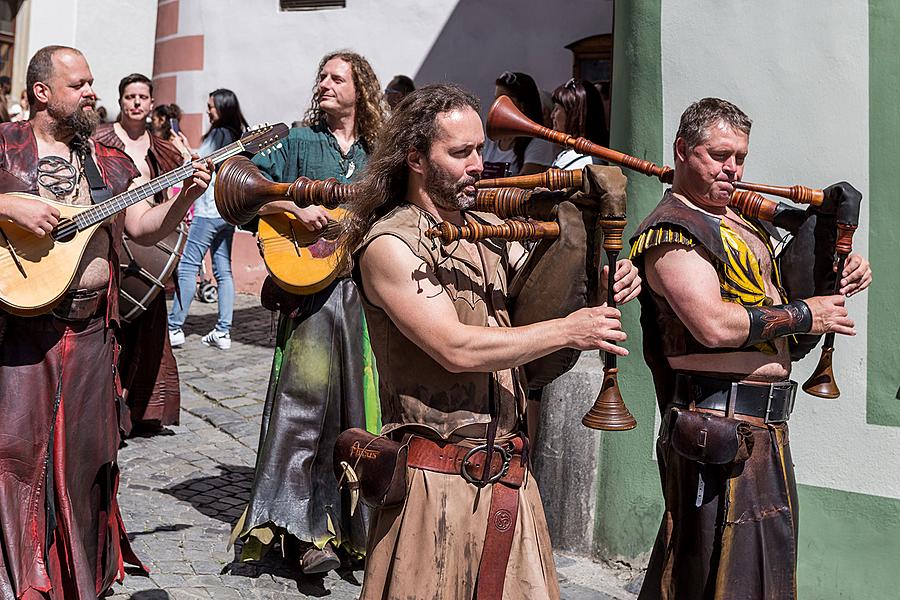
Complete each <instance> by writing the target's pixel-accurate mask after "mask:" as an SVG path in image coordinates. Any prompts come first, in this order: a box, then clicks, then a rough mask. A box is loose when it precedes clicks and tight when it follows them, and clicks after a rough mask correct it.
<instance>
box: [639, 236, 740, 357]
mask: <svg viewBox="0 0 900 600" xmlns="http://www.w3.org/2000/svg"><path fill="white" fill-rule="evenodd" d="M645 262H646V274H647V283H648V284H649V285H650V287H651V288H652V289H653V290H654V291H655V292H656V293H657V294H659V295H661V296H663V297H665V299H666V301H667V302H668V303H669V305H670V306H671V307H672V310H674V311H675V314H676V315H678V319H679V320H680V321H681V322H682V323H684V325H685V327H687V328H688V331H690V332H691V335H693V336H694V337H695V338H696V339H697V341H698V342H700V343H701V344H703V345H704V346H707V347H709V348H739V347H740V346H742V345H743V344H744V341H745V340H746V339H747V334H748V333H749V331H750V318H749V316H748V315H747V310H746V309H745V308H744V307H743V306H741V305H740V304H734V303H732V302H725V301H723V300H722V297H721V295H720V293H719V278H718V275H717V274H716V270H715V268H714V267H713V265H712V263H710V262H709V260H707V259H706V258H705V257H704V256H703V255H701V254H700V252H699V251H697V250H695V249H693V248H688V247H687V246H679V245H674V244H663V245H660V246H655V247H653V248H651V249H649V250H648V251H647V255H646V258H645Z"/></svg>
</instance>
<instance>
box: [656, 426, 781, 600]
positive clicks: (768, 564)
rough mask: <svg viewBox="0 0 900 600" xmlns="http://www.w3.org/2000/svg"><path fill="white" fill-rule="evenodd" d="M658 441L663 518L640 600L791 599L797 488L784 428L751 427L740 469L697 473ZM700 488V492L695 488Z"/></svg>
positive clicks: (697, 467) (702, 468)
mask: <svg viewBox="0 0 900 600" xmlns="http://www.w3.org/2000/svg"><path fill="white" fill-rule="evenodd" d="M663 414H664V415H666V417H665V418H664V420H663V424H662V428H661V433H660V436H659V438H658V440H657V445H656V450H657V460H658V462H659V470H660V477H661V479H662V487H663V496H664V498H665V513H664V514H663V519H662V524H661V525H660V528H659V534H658V536H657V538H656V543H655V545H654V547H653V552H652V554H651V556H650V564H649V567H648V569H647V575H646V577H645V580H644V585H643V587H642V589H641V593H640V596H639V600H682V599H686V598H690V599H691V600H738V599H741V600H743V599H746V598H766V599H767V600H791V599H793V598H796V565H797V518H798V508H797V486H796V482H795V480H794V465H793V462H792V460H791V450H790V444H789V441H788V427H787V424H786V423H771V424H769V425H767V426H761V425H758V424H750V429H751V431H752V435H753V449H752V452H751V455H750V457H749V458H748V459H747V460H746V461H745V462H742V463H739V464H735V463H731V464H726V465H701V464H700V463H697V462H694V461H691V460H689V459H687V458H685V457H684V456H682V455H680V454H678V452H676V451H675V449H674V448H673V447H672V444H671V443H670V441H669V436H668V434H667V432H668V431H669V421H670V417H671V413H670V412H669V411H665V412H664V413H663ZM701 481H702V484H701Z"/></svg>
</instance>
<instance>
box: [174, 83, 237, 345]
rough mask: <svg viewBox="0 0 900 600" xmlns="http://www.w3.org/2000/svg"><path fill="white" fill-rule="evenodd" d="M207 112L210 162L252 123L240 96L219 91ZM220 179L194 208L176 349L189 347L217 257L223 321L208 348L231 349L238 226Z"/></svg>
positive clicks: (181, 272)
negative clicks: (206, 259) (225, 208)
mask: <svg viewBox="0 0 900 600" xmlns="http://www.w3.org/2000/svg"><path fill="white" fill-rule="evenodd" d="M206 111H207V115H208V116H209V122H210V124H211V126H210V129H209V131H207V132H206V134H205V135H204V136H203V141H202V143H201V144H200V149H199V151H198V153H199V154H200V156H208V155H210V154H212V153H213V152H215V151H216V150H218V149H219V148H222V147H224V146H227V145H228V144H230V143H232V142H234V141H235V140H237V139H238V138H239V137H241V134H242V133H243V132H244V130H245V129H247V120H246V119H245V118H244V115H243V113H242V112H241V105H240V103H239V102H238V98H237V96H235V94H234V92H232V91H231V90H226V89H218V90H216V91H214V92H213V93H211V94H210V95H209V99H208V101H207V103H206ZM214 186H215V179H213V181H212V182H211V183H210V185H209V188H208V189H207V190H206V192H205V193H204V194H203V195H202V196H201V197H200V198H198V199H197V202H196V203H195V204H194V220H193V222H192V223H191V229H190V232H189V233H188V239H187V245H186V246H185V248H184V253H183V254H182V256H181V262H180V263H179V264H178V288H177V293H176V294H175V299H174V301H173V302H172V310H171V311H169V341H170V342H171V344H172V346H173V347H176V348H177V347H179V346H181V345H183V344H184V331H183V330H182V326H183V325H184V321H185V319H187V315H188V310H189V309H190V307H191V300H193V298H194V293H195V291H196V289H197V274H198V273H199V272H200V264H201V263H202V261H203V256H204V255H205V254H206V252H207V250H209V251H210V252H211V254H212V267H213V275H214V276H215V278H216V283H217V284H218V291H219V319H218V321H217V322H216V326H215V327H214V328H213V330H212V331H210V332H209V333H207V334H206V335H205V336H203V338H202V339H201V342H202V343H203V345H205V346H210V347H213V348H218V349H220V350H228V349H229V348H231V318H232V314H233V312H234V280H233V279H232V276H231V243H232V240H233V238H234V225H231V224H229V223H227V222H226V221H225V219H223V218H222V216H221V215H219V211H217V210H216V202H215V197H214V191H213V190H214Z"/></svg>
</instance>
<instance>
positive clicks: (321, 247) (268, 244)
mask: <svg viewBox="0 0 900 600" xmlns="http://www.w3.org/2000/svg"><path fill="white" fill-rule="evenodd" d="M325 210H327V211H328V215H329V217H330V218H329V220H328V224H327V225H326V226H325V227H324V228H322V229H319V230H318V231H310V230H309V229H307V228H306V227H305V226H304V225H303V223H301V222H300V220H299V219H297V217H295V216H294V215H293V214H291V213H287V212H284V213H276V214H271V215H262V216H260V220H259V233H258V237H257V244H258V245H259V252H260V254H262V257H263V261H264V262H265V264H266V270H267V271H268V272H269V275H271V276H272V278H273V279H274V280H275V283H277V284H278V286H279V287H280V288H282V289H283V290H285V291H287V292H290V293H292V294H298V295H301V296H303V295H308V294H314V293H316V292H318V291H320V290H322V289H324V288H326V287H328V285H330V284H331V282H332V281H334V279H335V277H336V276H337V267H338V260H339V259H338V252H337V250H338V236H339V235H340V232H341V223H340V221H341V219H343V218H344V216H345V215H346V214H347V211H346V210H345V209H343V208H326V209H325Z"/></svg>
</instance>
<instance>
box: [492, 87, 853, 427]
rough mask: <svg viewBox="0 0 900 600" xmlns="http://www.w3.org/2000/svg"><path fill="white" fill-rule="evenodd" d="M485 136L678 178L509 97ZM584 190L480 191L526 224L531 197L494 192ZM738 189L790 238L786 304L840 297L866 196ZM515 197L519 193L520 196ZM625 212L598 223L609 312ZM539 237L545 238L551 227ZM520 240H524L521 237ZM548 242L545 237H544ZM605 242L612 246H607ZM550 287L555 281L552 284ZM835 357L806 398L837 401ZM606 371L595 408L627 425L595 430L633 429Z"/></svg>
mask: <svg viewBox="0 0 900 600" xmlns="http://www.w3.org/2000/svg"><path fill="white" fill-rule="evenodd" d="M487 134H488V137H490V138H492V139H496V138H498V137H516V136H525V137H536V138H540V139H543V140H546V141H549V142H552V143H555V144H558V145H560V146H563V147H565V148H570V149H574V150H576V151H578V152H580V153H582V154H585V155H589V156H593V157H597V158H601V159H603V160H606V161H608V162H610V163H613V164H617V165H620V166H623V167H626V168H628V169H631V170H634V171H637V172H639V173H642V174H644V175H647V176H651V177H656V178H658V179H659V180H660V181H661V182H663V183H671V182H672V179H673V176H674V170H673V169H672V168H671V167H668V166H660V165H656V164H654V163H652V162H649V161H646V160H642V159H639V158H636V157H633V156H629V155H627V154H624V153H621V152H618V151H615V150H611V149H609V148H605V147H603V146H600V145H598V144H595V143H593V142H590V141H589V140H586V139H584V138H576V137H573V136H570V135H567V134H565V133H561V132H558V131H554V130H552V129H549V128H547V127H543V126H541V125H539V124H537V123H534V122H533V121H531V120H530V119H528V118H527V117H526V116H525V115H523V114H522V113H521V112H520V111H519V110H518V109H517V108H516V107H515V105H514V104H513V103H512V101H511V100H509V98H507V97H505V96H501V97H499V98H497V100H496V101H495V102H494V104H493V105H492V106H491V109H490V111H489V114H488V119H487ZM583 185H584V172H581V171H560V170H556V169H550V170H548V171H546V172H545V173H540V174H537V175H532V176H524V177H511V178H503V179H492V180H482V181H481V182H479V184H478V187H479V188H488V189H496V190H497V191H496V192H495V193H494V200H493V202H494V205H495V207H496V210H498V211H500V212H501V214H503V215H510V216H516V217H520V218H521V217H523V216H524V215H526V214H528V212H527V211H528V205H529V201H530V197H529V196H528V195H527V194H522V193H520V194H515V193H513V192H512V191H504V188H495V186H509V187H513V188H533V187H543V188H548V189H551V190H552V189H560V188H566V187H575V188H579V187H581V186H583ZM734 187H735V188H737V189H736V190H735V192H734V193H733V194H732V198H731V202H730V205H731V206H732V208H734V209H735V210H737V211H738V212H741V213H742V214H743V215H744V216H745V217H747V218H751V219H757V220H760V221H762V222H764V223H770V224H771V225H772V226H774V227H771V226H770V227H767V230H769V231H770V232H771V233H772V234H774V235H775V236H776V237H780V235H779V234H778V232H777V230H776V229H775V228H782V229H785V230H787V231H788V232H789V233H790V234H791V239H790V241H788V242H787V243H786V245H785V247H784V248H783V250H782V252H780V253H779V255H778V257H777V258H776V261H777V268H778V269H779V272H780V275H781V282H782V286H783V287H784V289H785V292H786V294H787V297H788V298H789V299H790V300H796V299H805V298H810V297H812V296H821V295H832V294H836V293H838V290H839V289H840V278H841V275H840V274H841V272H842V271H843V268H844V263H845V261H846V258H847V256H848V255H849V254H850V252H851V251H852V240H853V233H854V231H855V230H856V228H857V227H858V224H859V209H860V203H861V201H862V195H861V194H860V193H859V192H858V191H857V190H856V189H854V188H853V187H852V186H851V185H850V184H848V183H845V182H841V183H838V184H835V185H832V186H829V187H828V188H826V189H824V190H819V189H813V188H808V187H805V186H799V185H796V186H791V187H782V186H773V185H764V184H754V183H748V182H735V183H734ZM518 191H519V192H522V190H518ZM762 193H766V194H772V195H776V196H779V197H783V198H786V199H789V200H793V201H794V202H796V203H798V204H804V205H807V206H808V208H807V209H806V210H803V209H800V208H797V207H793V206H790V205H787V204H785V203H783V202H776V201H773V200H770V199H767V198H765V197H763V196H762V195H761V194H762ZM480 208H481V209H482V210H485V209H490V207H480ZM597 208H598V209H599V210H600V211H601V212H602V213H606V214H605V217H610V216H612V215H611V214H610V213H613V212H619V211H616V210H609V209H604V208H603V207H602V206H600V205H598V206H597ZM620 212H621V214H619V215H615V217H616V218H603V219H600V220H599V221H598V223H597V224H598V230H599V232H602V233H603V234H604V244H603V245H604V248H606V249H607V254H608V258H609V263H610V280H609V284H608V289H609V290H610V291H609V298H608V301H610V306H614V303H612V302H611V301H612V281H613V272H614V270H615V268H614V265H615V259H616V257H617V256H618V252H619V251H620V250H621V248H622V243H621V235H622V234H621V229H618V230H617V228H618V227H619V226H620V225H621V227H622V228H623V229H624V226H625V221H626V215H625V204H624V194H623V202H622V204H621V211H620ZM541 229H542V230H546V229H548V227H542V228H541ZM517 235H519V236H521V235H522V234H521V230H519V232H518V233H517ZM544 235H545V237H546V233H544ZM607 238H609V241H608V242H607ZM519 239H521V237H520V238H519ZM525 239H527V238H525ZM835 266H836V269H835ZM553 281H554V280H553V279H550V280H549V282H548V283H550V282H553ZM557 281H558V279H557ZM514 324H515V323H514ZM820 337H821V336H814V335H797V336H794V340H792V342H791V358H792V360H798V359H800V358H802V357H803V356H805V355H806V354H807V353H808V352H809V351H810V350H811V349H812V348H813V347H815V345H816V344H817V343H818V341H819V338H820ZM833 353H834V333H829V334H827V335H826V336H825V341H824V343H823V347H822V354H821V357H820V360H819V364H818V365H817V367H816V369H815V370H814V372H813V374H812V375H811V376H810V378H809V379H808V380H807V381H806V383H804V385H803V389H804V391H806V392H807V393H809V394H811V395H814V396H819V397H823V398H836V397H838V396H839V395H840V391H839V389H838V387H837V384H836V382H835V378H834V373H833V368H832V357H833ZM604 364H605V365H606V368H605V369H604V384H603V386H602V388H601V392H600V397H598V400H597V403H596V404H595V407H596V406H597V405H599V404H601V398H603V396H604V394H606V395H607V397H608V398H604V401H605V400H608V399H610V398H613V400H612V401H611V402H604V403H605V404H606V405H609V406H615V407H616V408H615V413H616V415H617V417H616V419H619V418H621V420H622V422H624V423H625V425H624V426H616V423H614V422H613V423H603V424H600V426H598V428H602V429H607V428H609V429H630V428H631V427H633V426H634V424H633V417H631V415H630V414H628V415H627V417H626V416H625V413H627V408H625V406H624V401H623V400H622V398H621V393H620V391H619V387H618V382H617V379H616V372H617V370H616V357H615V356H614V355H607V356H606V357H605V361H604ZM593 410H594V409H592V411H593ZM590 417H591V413H588V415H586V416H585V419H584V420H583V422H584V423H585V425H587V426H588V427H592V426H594V425H596V424H597V423H596V421H595V420H594V419H592V418H590ZM610 425H611V426H610Z"/></svg>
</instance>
